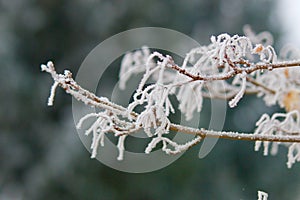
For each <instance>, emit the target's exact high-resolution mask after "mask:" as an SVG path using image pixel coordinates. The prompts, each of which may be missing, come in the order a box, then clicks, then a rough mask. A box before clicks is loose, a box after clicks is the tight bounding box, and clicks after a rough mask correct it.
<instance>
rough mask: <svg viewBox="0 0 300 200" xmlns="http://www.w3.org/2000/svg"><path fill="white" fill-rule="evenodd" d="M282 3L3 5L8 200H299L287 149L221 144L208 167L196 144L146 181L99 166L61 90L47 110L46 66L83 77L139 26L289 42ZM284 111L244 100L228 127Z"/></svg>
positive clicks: (248, 126)
mask: <svg viewBox="0 0 300 200" xmlns="http://www.w3.org/2000/svg"><path fill="white" fill-rule="evenodd" d="M283 2H284V1H283ZM278 5H280V4H279V3H278V2H277V1H271V0H254V1H246V0H223V1H221V0H211V1H204V0H189V1H184V0H180V1H161V0H152V1H145V0H142V1H121V0H111V1H99V0H62V1H55V0H43V1H38V0H0V74H1V78H0V89H1V93H0V97H1V98H0V102H1V104H0V105H1V106H0V200H7V199H9V200H10V199H13V200H15V199H24V200H25V199H26V200H27V199H30V200H39V199H44V200H47V199H75V200H76V199H78V200H79V199H91V200H94V199H108V200H109V199H136V200H151V199H225V200H226V199H231V200H233V199H243V200H247V199H249V200H250V199H257V190H263V191H266V192H268V193H269V197H270V198H269V199H272V200H275V199H299V198H300V193H299V192H298V190H299V189H300V176H299V174H298V171H299V169H300V164H296V165H294V166H293V168H292V169H287V168H286V164H285V163H286V149H284V148H281V149H280V153H279V154H278V155H277V156H275V157H271V156H270V157H263V156H262V152H254V150H253V149H254V144H253V143H252V142H243V141H228V140H219V141H218V143H217V145H216V146H215V148H214V149H213V151H212V152H211V153H210V154H209V155H208V156H207V157H205V158H204V159H198V157H197V154H198V150H199V146H196V147H194V148H192V149H191V150H189V151H188V152H187V153H185V154H184V155H183V156H182V157H181V158H180V159H178V160H177V161H176V162H174V163H173V164H172V165H170V166H168V167H166V168H164V169H162V170H159V171H155V172H151V173H146V174H128V173H124V172H119V171H116V170H114V169H110V168H108V167H106V166H105V165H103V164H101V163H100V162H98V161H97V160H92V159H90V154H89V152H88V151H87V150H86V149H85V148H84V146H83V145H82V143H81V141H80V139H79V137H78V135H77V132H76V129H75V125H74V122H73V118H72V111H71V105H72V103H71V97H70V96H68V95H66V94H64V92H63V91H62V90H60V89H59V90H58V92H57V95H56V97H55V104H54V107H47V106H46V102H47V98H48V94H49V89H50V86H51V84H52V80H51V79H50V77H49V75H46V74H44V73H41V72H40V64H41V63H45V62H47V61H48V60H52V61H54V63H55V64H56V68H57V70H58V71H59V72H61V71H62V70H63V69H65V68H68V69H70V70H71V71H72V72H73V74H74V75H76V71H77V69H78V68H79V67H80V64H81V62H82V61H83V60H84V58H85V56H86V55H87V54H88V53H89V52H90V51H91V50H92V49H93V48H94V47H95V46H96V45H98V44H99V43H100V42H101V41H103V40H105V39H106V38H108V37H110V36H112V35H114V34H116V33H119V32H121V31H125V30H128V29H131V28H137V27H147V26H156V27H164V28H169V29H174V30H176V31H180V32H182V33H185V34H187V35H189V36H191V37H193V38H194V39H196V40H197V41H198V42H199V43H200V44H207V43H208V42H209V38H210V36H211V35H212V34H214V35H216V34H219V33H222V32H227V33H230V34H236V33H238V34H242V27H243V25H244V24H250V25H251V26H252V28H253V29H254V30H255V31H257V32H260V31H265V30H268V31H270V32H271V33H273V35H274V37H275V39H278V41H282V38H283V37H285V36H286V34H287V31H286V30H285V29H284V28H283V27H284V26H283V25H282V20H280V19H279V18H280V16H283V15H282V14H280V15H278V13H280V12H281V10H280V6H278ZM291 5H293V4H291ZM299 8H300V7H299ZM297 20H298V21H297ZM295 23H296V25H297V23H298V24H299V19H295ZM283 33H284V34H285V35H284V34H283ZM275 46H276V47H278V46H280V42H279V43H277V44H276V45H275ZM114 78H117V77H114ZM278 110H279V108H278V107H272V108H267V107H265V106H264V104H263V103H262V101H261V100H259V99H256V98H255V97H245V98H243V100H242V101H241V102H240V105H239V107H238V108H234V109H231V110H228V112H227V118H226V123H225V127H224V129H225V130H236V131H245V132H252V131H253V129H254V124H255V121H256V120H257V119H258V118H259V117H260V115H261V114H262V113H265V112H267V113H272V112H275V111H278Z"/></svg>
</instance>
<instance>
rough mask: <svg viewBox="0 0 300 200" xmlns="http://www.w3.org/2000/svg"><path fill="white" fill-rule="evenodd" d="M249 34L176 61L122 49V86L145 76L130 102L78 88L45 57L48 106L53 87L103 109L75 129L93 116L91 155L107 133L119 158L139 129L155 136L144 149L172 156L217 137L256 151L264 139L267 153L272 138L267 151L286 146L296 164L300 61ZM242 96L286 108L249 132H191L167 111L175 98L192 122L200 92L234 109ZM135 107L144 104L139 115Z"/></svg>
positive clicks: (216, 40) (216, 41) (216, 39)
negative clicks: (185, 137)
mask: <svg viewBox="0 0 300 200" xmlns="http://www.w3.org/2000/svg"><path fill="white" fill-rule="evenodd" d="M248 35H249V36H247V34H246V36H238V35H234V36H230V35H228V34H221V35H219V36H212V37H211V44H209V45H207V46H200V47H197V48H195V49H192V50H191V51H190V52H188V53H187V55H186V57H185V58H184V60H183V63H182V64H181V65H179V64H176V63H175V62H174V60H173V59H172V57H171V56H169V55H163V54H161V53H158V52H153V53H151V50H150V49H149V48H147V47H143V48H142V49H141V50H140V51H139V50H138V51H135V52H130V53H128V54H126V55H125V56H124V59H123V61H122V65H121V70H120V88H121V89H124V88H125V87H126V82H127V81H128V80H129V79H130V77H131V76H132V75H135V74H137V73H143V74H144V75H143V78H142V79H141V81H140V84H139V85H138V87H137V90H136V93H135V94H134V96H133V101H132V102H131V103H130V104H129V105H128V107H123V106H120V105H117V104H114V103H113V102H111V101H110V100H109V99H107V98H104V97H97V96H96V95H95V94H93V93H91V92H89V91H88V90H86V89H84V88H82V87H80V86H79V85H78V84H77V83H76V82H75V81H74V79H73V78H72V74H71V72H70V71H68V70H65V72H64V74H58V73H57V72H56V71H55V68H54V65H53V63H52V62H48V63H47V65H42V66H41V69H42V71H46V72H48V73H50V74H51V76H52V78H53V80H54V84H53V86H52V87H51V93H50V96H49V99H48V105H49V106H51V105H53V101H54V96H55V95H54V94H55V90H56V88H57V86H59V87H62V88H63V89H64V90H65V91H66V92H67V93H69V94H70V95H72V96H73V97H74V98H76V99H77V100H79V101H82V102H83V103H85V104H87V105H89V106H92V107H97V108H100V111H99V112H98V113H90V114H87V115H86V116H83V117H82V119H81V120H80V121H79V122H78V124H77V128H80V127H82V124H83V123H84V122H85V121H86V120H88V119H92V118H93V119H95V121H94V122H93V124H92V125H91V126H90V127H89V128H88V129H87V130H86V135H89V134H90V133H92V135H93V138H92V145H91V148H92V156H91V157H93V158H94V157H96V155H97V149H98V145H99V144H100V145H101V146H103V145H104V137H105V134H108V133H114V136H115V137H117V138H118V144H117V148H118V150H119V156H118V158H117V159H118V160H122V159H123V157H124V152H125V139H126V137H127V136H128V135H130V134H133V133H135V132H136V131H138V130H141V129H142V130H144V133H145V135H146V136H147V137H151V138H152V140H151V142H150V143H149V144H148V146H147V147H146V149H145V152H146V153H150V152H151V151H152V150H153V148H155V147H156V145H157V144H158V143H160V142H161V143H162V150H163V151H164V152H165V153H167V154H177V153H181V152H183V151H185V150H187V149H189V148H190V147H192V146H194V145H195V144H197V143H199V142H200V141H201V140H202V139H204V138H206V137H217V138H224V139H233V140H249V141H256V146H255V150H258V149H259V148H260V146H261V145H262V144H263V146H264V155H267V154H268V151H269V144H270V143H271V142H272V143H273V144H272V149H271V153H272V154H275V153H276V152H277V146H278V145H279V144H285V145H286V146H288V148H289V152H288V167H291V165H292V164H293V163H294V162H296V161H300V153H299V152H300V148H299V145H298V143H300V124H299V112H298V110H300V103H299V102H300V90H299V89H298V88H299V87H300V81H299V79H300V72H299V66H300V60H291V61H284V60H279V58H278V56H277V54H276V52H275V50H274V48H273V47H272V46H271V45H272V43H271V41H272V40H271V39H267V41H268V42H265V43H264V42H262V41H261V40H263V39H264V40H265V38H264V37H267V38H268V37H269V35H268V34H266V33H264V34H261V35H257V36H255V35H254V34H253V33H252V32H251V31H250V32H249V30H248ZM262 38H263V39H262ZM295 57H296V56H295ZM296 58H297V57H296ZM299 58H300V56H299ZM299 58H298V59H299ZM149 82H151V84H148V83H149ZM247 93H253V94H257V95H258V97H262V98H263V100H264V101H265V103H266V104H267V105H274V104H276V103H278V104H279V105H280V106H281V107H282V108H285V109H286V111H287V113H282V114H278V113H277V114H274V115H273V116H272V117H270V116H268V115H266V114H264V115H263V116H262V118H261V119H260V120H259V121H258V122H257V129H256V131H255V132H254V134H252V133H239V132H231V131H214V130H206V129H203V128H201V129H196V128H191V127H185V126H182V125H177V124H174V123H172V122H171V121H170V119H169V116H170V114H171V113H174V112H175V109H174V105H173V103H172V102H171V100H170V99H169V97H170V95H175V96H176V97H177V99H178V101H179V107H178V108H179V110H180V111H181V112H182V113H183V114H185V117H186V119H187V120H190V119H192V117H193V113H194V111H197V112H201V109H202V104H203V98H205V97H210V98H221V99H230V101H229V106H230V107H235V106H237V105H238V102H239V101H240V100H241V99H242V98H243V96H244V94H247ZM137 106H143V107H144V109H143V110H142V111H141V112H140V113H136V112H135V111H134V110H135V108H136V107H137ZM279 118H280V119H283V120H282V121H281V120H279ZM169 131H177V132H181V133H184V134H193V135H195V138H194V139H193V140H191V141H188V142H187V143H185V144H178V143H176V142H174V141H173V140H172V139H170V138H169V137H168V134H169Z"/></svg>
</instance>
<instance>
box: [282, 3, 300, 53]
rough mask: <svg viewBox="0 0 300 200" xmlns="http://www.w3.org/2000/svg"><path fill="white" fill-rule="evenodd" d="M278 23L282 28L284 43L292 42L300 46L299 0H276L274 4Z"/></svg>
mask: <svg viewBox="0 0 300 200" xmlns="http://www.w3.org/2000/svg"><path fill="white" fill-rule="evenodd" d="M276 15H277V16H276V17H277V19H278V23H279V25H280V26H281V28H282V30H284V32H285V35H284V36H283V38H282V40H283V41H282V42H284V43H292V44H293V45H294V46H296V47H298V48H299V47H300V1H299V0H278V1H277V6H276Z"/></svg>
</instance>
